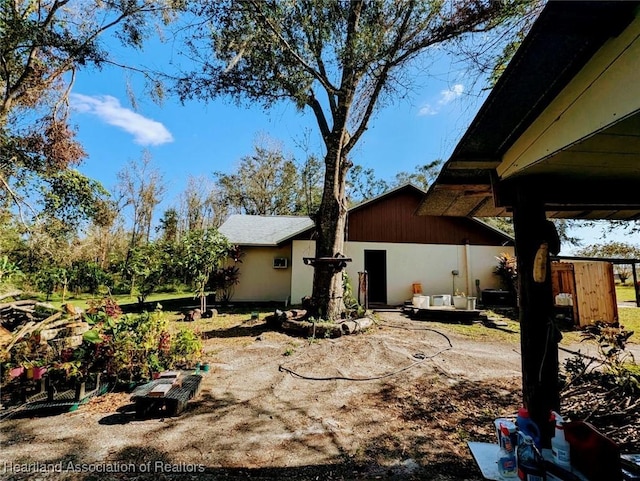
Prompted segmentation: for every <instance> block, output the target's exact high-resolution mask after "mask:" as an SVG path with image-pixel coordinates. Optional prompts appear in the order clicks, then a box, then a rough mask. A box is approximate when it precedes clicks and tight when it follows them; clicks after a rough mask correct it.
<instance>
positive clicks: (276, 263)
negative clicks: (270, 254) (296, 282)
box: [273, 257, 289, 269]
mask: <svg viewBox="0 0 640 481" xmlns="http://www.w3.org/2000/svg"><path fill="white" fill-rule="evenodd" d="M288 266H289V259H287V258H286V257H274V258H273V268H274V269H286V268H287V267H288Z"/></svg>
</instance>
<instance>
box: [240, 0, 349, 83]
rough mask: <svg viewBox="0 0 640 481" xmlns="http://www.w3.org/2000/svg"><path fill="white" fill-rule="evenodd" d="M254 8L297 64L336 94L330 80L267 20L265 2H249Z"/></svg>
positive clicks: (259, 0) (256, 0) (249, 0)
mask: <svg viewBox="0 0 640 481" xmlns="http://www.w3.org/2000/svg"><path fill="white" fill-rule="evenodd" d="M247 1H248V2H249V3H250V4H251V5H253V8H254V9H255V12H256V13H257V14H258V17H259V18H260V20H262V22H263V24H264V26H265V27H267V28H268V29H269V30H271V32H272V33H273V34H274V35H275V36H276V37H277V38H278V40H279V41H280V43H281V44H282V45H283V46H284V48H285V50H286V51H287V52H289V54H291V55H292V56H293V57H294V58H295V60H296V62H298V63H299V64H300V66H301V67H302V68H303V69H304V70H305V71H306V72H307V73H309V74H310V75H311V76H312V77H313V78H315V79H316V80H317V81H318V82H320V83H321V84H322V86H323V87H324V88H325V89H326V90H327V92H336V91H337V89H336V88H335V87H334V86H333V85H332V84H331V82H330V81H329V79H328V78H326V77H325V76H324V75H322V74H321V73H320V72H319V71H318V70H316V69H314V68H313V67H312V66H311V65H309V63H308V62H307V61H306V60H305V59H303V58H302V57H301V56H300V54H299V53H298V52H297V51H296V50H295V49H294V48H293V47H292V46H291V44H290V43H289V42H288V41H287V39H286V38H284V37H283V36H282V34H281V33H280V31H279V30H278V29H277V28H276V27H275V25H273V23H272V22H271V21H270V20H269V19H268V18H267V16H266V15H265V14H264V13H263V11H262V9H261V7H262V6H263V5H264V2H263V1H261V0H247Z"/></svg>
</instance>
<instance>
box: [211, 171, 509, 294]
mask: <svg viewBox="0 0 640 481" xmlns="http://www.w3.org/2000/svg"><path fill="white" fill-rule="evenodd" d="M424 195H425V192H424V191H423V190H421V189H419V188H417V187H415V186H413V185H410V184H407V185H403V186H400V187H398V188H396V189H393V190H390V191H388V192H386V193H384V194H382V195H380V196H378V197H376V198H373V199H370V200H368V201H366V202H363V203H361V204H358V205H356V206H354V207H352V208H351V209H349V213H348V220H347V229H346V243H345V250H346V252H344V254H345V255H346V256H347V257H349V258H351V259H352V261H351V262H350V263H349V264H348V265H347V268H346V273H347V275H348V277H349V279H350V281H351V284H352V287H353V289H354V292H357V289H358V273H359V272H362V271H367V272H368V274H369V302H371V303H380V304H389V305H400V304H402V303H403V302H404V301H405V300H407V299H410V298H411V296H412V293H413V291H412V286H413V284H420V285H421V288H422V291H423V293H424V294H427V295H429V294H451V293H453V292H454V291H456V290H459V291H463V292H466V293H468V294H470V295H475V294H476V293H477V291H478V289H485V288H496V287H499V286H500V279H499V278H498V277H497V276H495V275H494V274H493V270H494V268H495V266H496V265H497V261H496V256H498V255H499V254H500V253H502V252H508V253H510V254H513V247H512V244H513V239H512V238H511V237H510V236H508V235H507V234H505V233H504V232H501V231H499V230H497V229H495V228H493V227H491V226H489V225H488V224H486V223H484V222H482V221H480V220H477V219H473V218H459V217H439V216H417V215H416V209H417V208H418V205H419V204H420V202H421V201H422V199H423V197H424ZM220 232H221V233H222V234H224V235H225V236H226V237H227V238H228V239H229V240H230V241H231V242H232V243H234V244H238V245H239V246H241V248H242V250H243V252H244V253H245V256H244V258H243V261H242V264H240V265H239V267H240V281H239V284H238V286H237V287H236V290H235V293H234V296H233V300H235V301H238V302H243V301H262V302H264V301H281V302H285V301H289V302H291V303H293V304H297V303H299V302H300V301H301V299H302V298H303V297H304V296H308V295H310V294H311V291H312V284H313V268H312V267H310V266H308V265H305V264H304V262H303V258H305V257H314V256H315V241H314V240H313V232H314V224H313V221H312V220H311V219H310V218H308V217H287V216H248V215H231V216H230V217H229V218H228V219H227V220H226V222H225V223H224V224H222V226H220Z"/></svg>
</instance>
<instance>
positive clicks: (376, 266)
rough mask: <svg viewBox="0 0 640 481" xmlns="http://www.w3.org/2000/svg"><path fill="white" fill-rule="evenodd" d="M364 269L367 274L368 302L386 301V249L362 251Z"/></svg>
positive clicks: (383, 302)
mask: <svg viewBox="0 0 640 481" xmlns="http://www.w3.org/2000/svg"><path fill="white" fill-rule="evenodd" d="M364 270H365V271H367V272H368V274H369V302H378V303H381V304H386V303H387V251H368V250H365V251H364Z"/></svg>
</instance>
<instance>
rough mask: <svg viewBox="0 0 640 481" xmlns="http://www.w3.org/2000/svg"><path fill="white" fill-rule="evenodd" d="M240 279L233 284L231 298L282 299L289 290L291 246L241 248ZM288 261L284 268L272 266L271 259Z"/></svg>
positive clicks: (234, 299)
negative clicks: (276, 258) (233, 289)
mask: <svg viewBox="0 0 640 481" xmlns="http://www.w3.org/2000/svg"><path fill="white" fill-rule="evenodd" d="M242 251H243V252H244V256H243V258H242V263H240V264H238V267H239V268H240V282H239V283H238V285H236V286H235V291H234V294H233V297H232V298H231V301H232V302H233V301H238V302H242V301H263V302H266V301H278V302H283V303H284V302H285V301H286V300H287V298H288V297H289V294H290V292H291V246H286V247H281V248H277V247H243V248H242ZM274 257H285V258H287V259H288V260H289V266H288V267H287V268H286V269H274V268H273V258H274Z"/></svg>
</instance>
